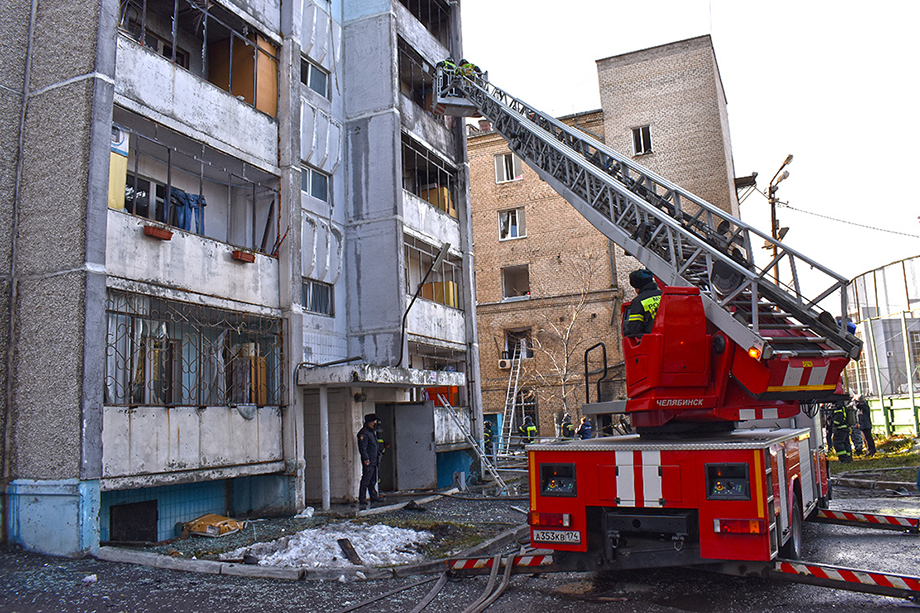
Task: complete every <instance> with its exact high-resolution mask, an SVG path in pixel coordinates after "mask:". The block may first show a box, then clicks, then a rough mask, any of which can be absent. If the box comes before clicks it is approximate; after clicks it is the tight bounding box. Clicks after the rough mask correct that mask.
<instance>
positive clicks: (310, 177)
mask: <svg viewBox="0 0 920 613" xmlns="http://www.w3.org/2000/svg"><path fill="white" fill-rule="evenodd" d="M315 177H322V178H323V179H324V180H325V183H326V185H325V187H324V189H325V192H326V197H325V198H321V197H319V196H317V195H316V194H314V193H313V188H314V187H315V185H314V178H315ZM304 187H307V188H309V189H304ZM300 191H301V192H302V193H304V194H306V195H307V196H309V197H310V198H313V199H314V200H319V201H320V202H325V203H326V204H328V205H330V206H332V175H330V174H327V173H325V172H323V171H322V170H317V169H316V168H313V167H312V166H301V169H300Z"/></svg>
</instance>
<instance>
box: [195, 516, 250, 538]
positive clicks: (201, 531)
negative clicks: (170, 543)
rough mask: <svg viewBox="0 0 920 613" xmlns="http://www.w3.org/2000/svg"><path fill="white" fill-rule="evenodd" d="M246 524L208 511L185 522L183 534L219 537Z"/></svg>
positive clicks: (238, 529) (236, 530) (240, 528)
mask: <svg viewBox="0 0 920 613" xmlns="http://www.w3.org/2000/svg"><path fill="white" fill-rule="evenodd" d="M245 525H246V524H245V523H244V522H241V521H237V520H235V519H230V518H229V517H224V516H223V515H215V514H214V513H207V514H205V515H202V516H201V517H196V518H195V519H193V520H192V521H190V522H188V523H186V524H183V526H182V534H183V535H186V534H194V535H196V536H210V537H218V536H224V535H225V534H233V533H234V532H239V531H240V530H242V529H243V527H244V526H245Z"/></svg>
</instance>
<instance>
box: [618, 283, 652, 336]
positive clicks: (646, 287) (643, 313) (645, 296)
mask: <svg viewBox="0 0 920 613" xmlns="http://www.w3.org/2000/svg"><path fill="white" fill-rule="evenodd" d="M629 284H630V285H631V286H633V288H634V289H635V290H636V297H635V298H633V300H632V302H630V303H629V308H628V309H626V314H625V317H624V318H623V336H628V337H641V336H642V335H643V334H648V333H649V332H651V331H652V325H653V324H654V323H655V315H657V314H658V305H659V304H660V303H661V290H660V289H658V285H657V284H656V283H655V276H654V275H653V274H652V271H650V270H647V269H645V268H642V269H640V270H634V271H632V272H631V273H629Z"/></svg>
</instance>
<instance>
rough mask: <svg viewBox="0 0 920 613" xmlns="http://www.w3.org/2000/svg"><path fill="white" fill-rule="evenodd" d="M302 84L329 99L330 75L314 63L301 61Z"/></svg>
mask: <svg viewBox="0 0 920 613" xmlns="http://www.w3.org/2000/svg"><path fill="white" fill-rule="evenodd" d="M300 82H301V83H303V84H304V85H306V86H307V87H309V88H310V89H312V90H313V91H315V92H316V93H317V94H319V95H320V96H322V97H323V98H329V73H328V72H326V71H325V70H323V69H322V68H320V67H319V66H317V65H316V64H314V63H313V62H308V61H307V60H305V59H301V60H300Z"/></svg>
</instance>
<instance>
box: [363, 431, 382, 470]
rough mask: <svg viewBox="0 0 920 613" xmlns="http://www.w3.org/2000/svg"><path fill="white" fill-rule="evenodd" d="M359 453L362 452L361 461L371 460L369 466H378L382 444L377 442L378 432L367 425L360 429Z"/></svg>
mask: <svg viewBox="0 0 920 613" xmlns="http://www.w3.org/2000/svg"><path fill="white" fill-rule="evenodd" d="M358 453H359V454H361V463H362V464H364V463H365V462H369V464H368V466H377V464H378V461H379V459H380V445H379V444H378V443H377V433H376V432H374V431H373V430H372V429H371V428H368V427H367V425H365V426H364V427H363V428H361V429H360V430H358Z"/></svg>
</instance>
